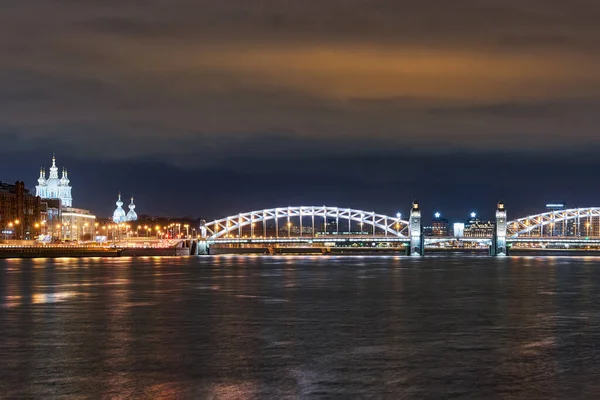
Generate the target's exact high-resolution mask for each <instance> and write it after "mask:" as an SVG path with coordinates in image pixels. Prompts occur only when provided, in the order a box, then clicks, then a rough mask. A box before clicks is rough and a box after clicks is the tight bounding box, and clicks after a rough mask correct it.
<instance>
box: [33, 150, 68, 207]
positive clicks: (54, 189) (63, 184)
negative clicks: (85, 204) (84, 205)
mask: <svg viewBox="0 0 600 400" xmlns="http://www.w3.org/2000/svg"><path fill="white" fill-rule="evenodd" d="M35 195H36V196H39V197H41V198H42V199H59V200H60V201H61V204H62V206H63V207H72V206H73V197H72V196H71V186H70V180H69V176H68V173H67V170H66V169H65V168H63V170H62V177H61V178H60V179H59V178H58V167H57V166H56V157H54V156H52V166H51V167H50V175H49V176H48V179H46V171H45V170H44V169H43V168H41V169H40V176H39V178H38V185H37V186H36V187H35Z"/></svg>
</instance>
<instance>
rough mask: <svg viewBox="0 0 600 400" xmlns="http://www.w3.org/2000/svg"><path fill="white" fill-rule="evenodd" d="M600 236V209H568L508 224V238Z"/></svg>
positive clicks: (536, 215) (532, 216)
mask: <svg viewBox="0 0 600 400" xmlns="http://www.w3.org/2000/svg"><path fill="white" fill-rule="evenodd" d="M522 236H534V237H536V236H539V237H545V236H600V207H585V208H570V209H565V210H556V211H549V212H545V213H541V214H535V215H529V216H527V217H524V218H519V219H516V220H513V221H510V222H508V237H509V238H518V237H522Z"/></svg>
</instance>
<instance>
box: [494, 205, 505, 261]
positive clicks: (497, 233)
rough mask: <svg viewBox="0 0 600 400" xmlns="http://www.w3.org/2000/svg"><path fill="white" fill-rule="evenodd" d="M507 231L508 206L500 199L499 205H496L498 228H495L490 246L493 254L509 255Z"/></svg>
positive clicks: (495, 255)
mask: <svg viewBox="0 0 600 400" xmlns="http://www.w3.org/2000/svg"><path fill="white" fill-rule="evenodd" d="M506 231H507V221H506V208H505V206H504V202H502V201H500V202H499V203H498V207H496V229H495V230H494V236H493V237H492V245H491V246H490V255H491V256H494V257H497V256H506V255H508V248H507V247H506Z"/></svg>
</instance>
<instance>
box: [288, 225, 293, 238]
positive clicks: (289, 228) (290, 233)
mask: <svg viewBox="0 0 600 400" xmlns="http://www.w3.org/2000/svg"><path fill="white" fill-rule="evenodd" d="M287 225H288V238H290V237H291V236H292V223H291V222H288V224H287Z"/></svg>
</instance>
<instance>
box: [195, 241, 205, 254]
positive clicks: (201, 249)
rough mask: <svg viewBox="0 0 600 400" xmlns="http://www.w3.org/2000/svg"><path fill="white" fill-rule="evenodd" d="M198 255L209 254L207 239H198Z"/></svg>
mask: <svg viewBox="0 0 600 400" xmlns="http://www.w3.org/2000/svg"><path fill="white" fill-rule="evenodd" d="M196 248H197V252H196V255H197V256H206V255H208V242H207V241H206V240H198V245H197V246H196Z"/></svg>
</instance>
